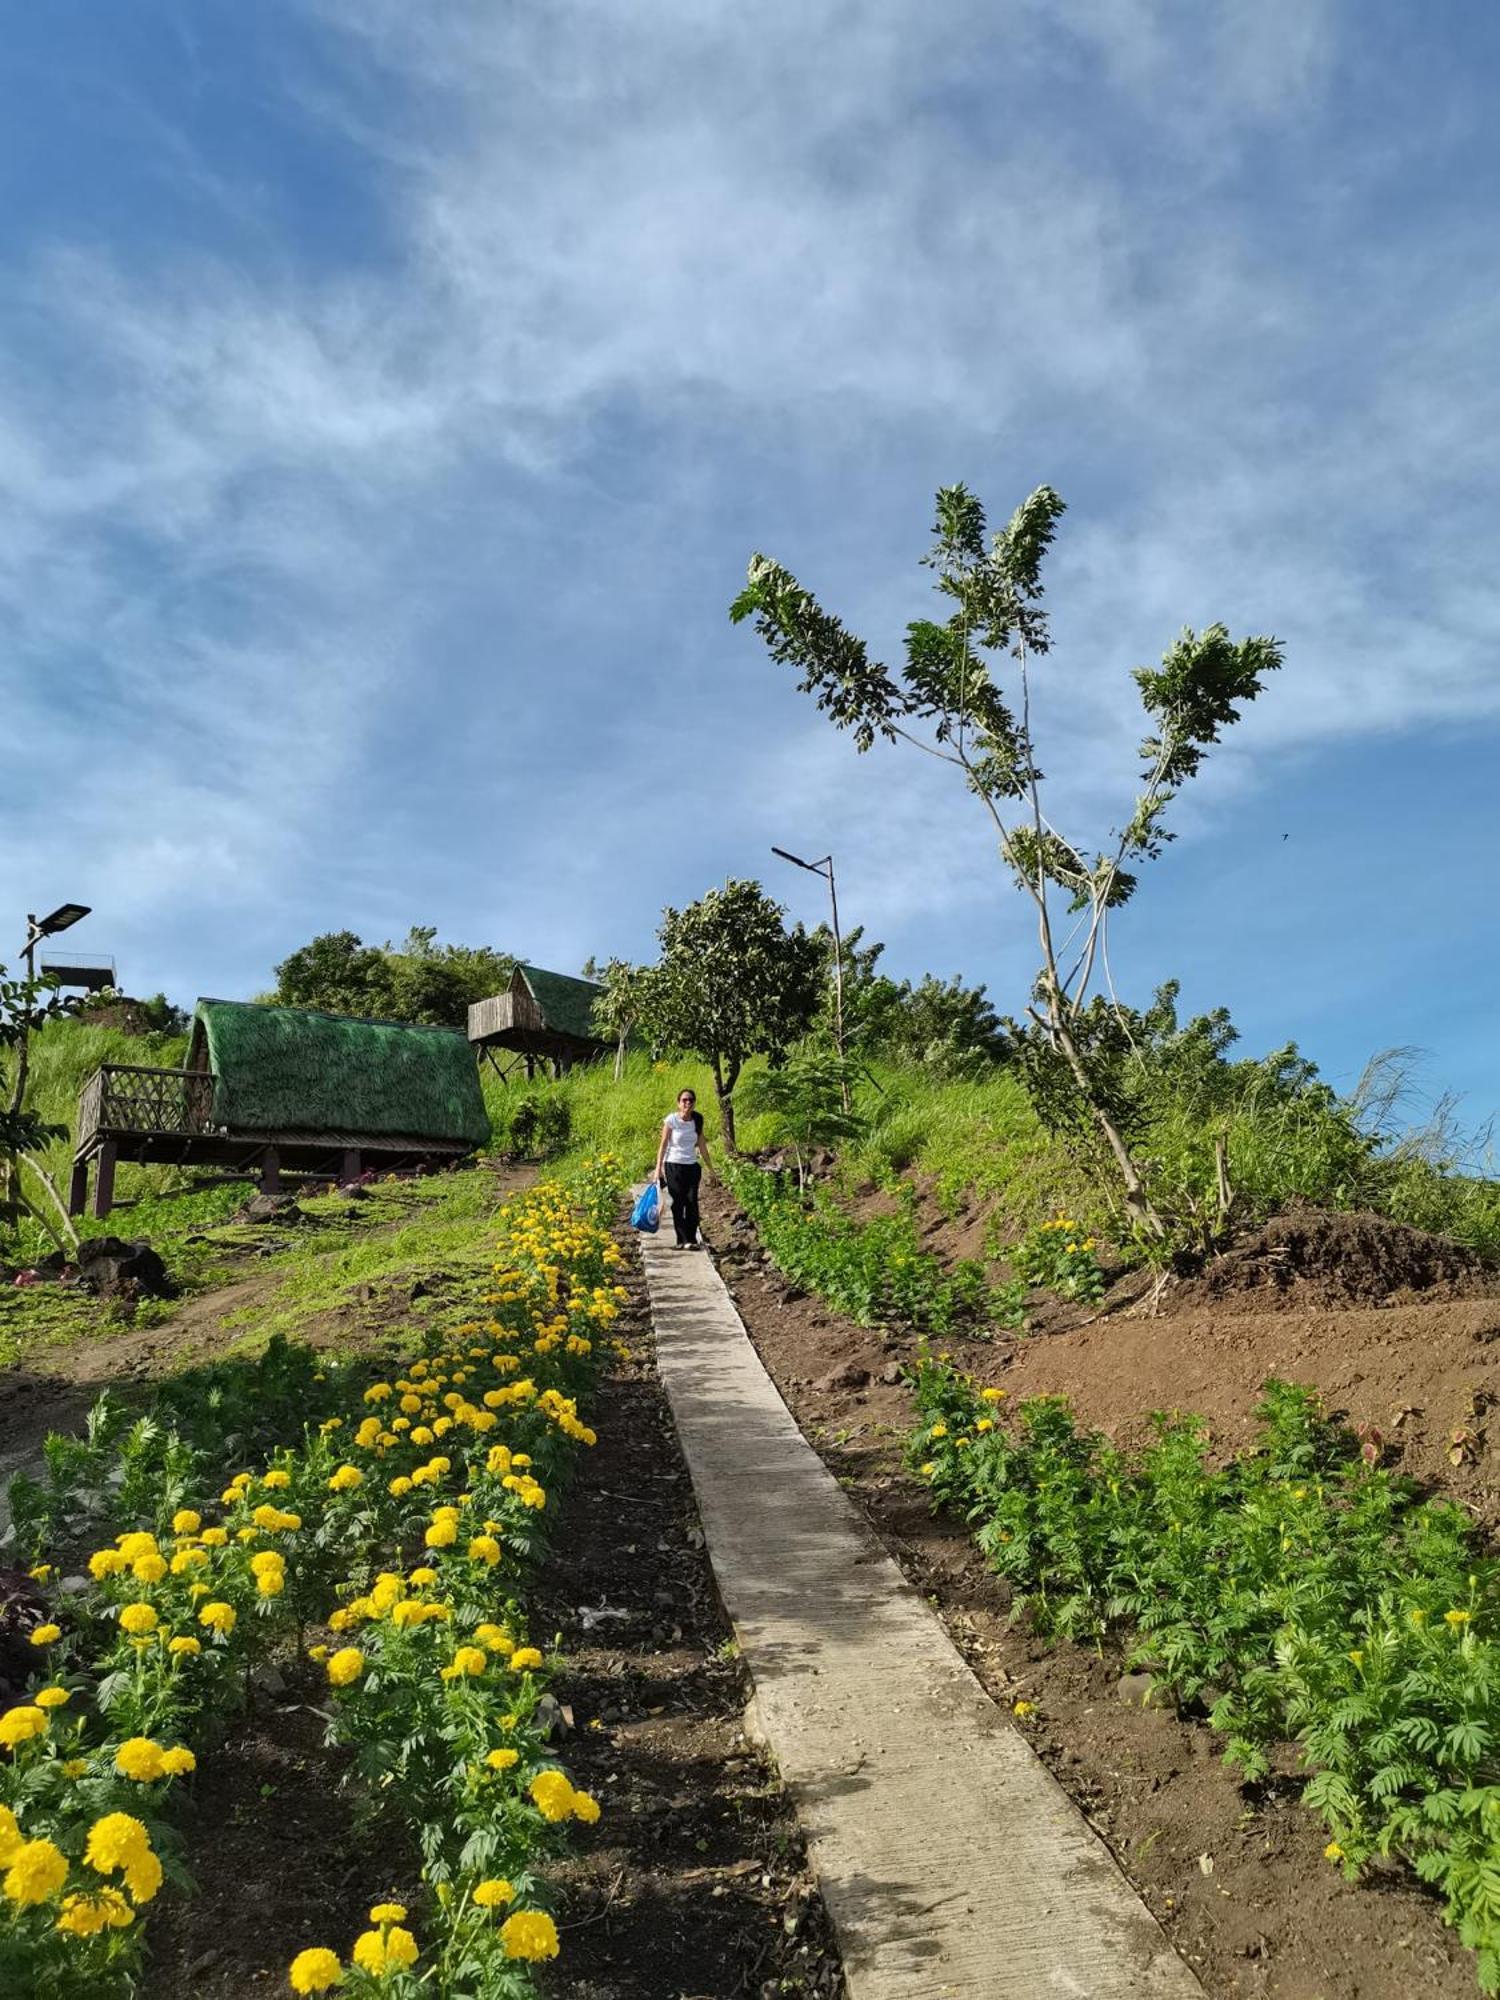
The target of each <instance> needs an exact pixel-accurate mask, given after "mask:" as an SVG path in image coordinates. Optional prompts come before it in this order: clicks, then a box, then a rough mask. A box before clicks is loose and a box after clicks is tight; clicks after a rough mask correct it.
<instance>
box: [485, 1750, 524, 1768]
mask: <svg viewBox="0 0 1500 2000" xmlns="http://www.w3.org/2000/svg"><path fill="white" fill-rule="evenodd" d="M484 1761H485V1763H486V1764H488V1765H489V1767H490V1769H491V1770H492V1771H509V1770H510V1769H511V1768H512V1766H513V1765H516V1764H519V1763H520V1761H521V1753H520V1751H519V1750H508V1749H503V1748H502V1749H499V1750H492V1751H491V1752H490V1753H489V1755H488V1756H487V1757H486V1758H485V1760H484Z"/></svg>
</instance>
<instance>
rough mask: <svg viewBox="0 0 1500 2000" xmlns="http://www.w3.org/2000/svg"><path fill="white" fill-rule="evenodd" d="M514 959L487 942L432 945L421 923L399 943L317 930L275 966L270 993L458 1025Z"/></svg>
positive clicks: (504, 978) (344, 1009) (334, 1008)
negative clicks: (368, 940)
mask: <svg viewBox="0 0 1500 2000" xmlns="http://www.w3.org/2000/svg"><path fill="white" fill-rule="evenodd" d="M515 965H516V961H515V959H514V958H512V957H511V956H510V955H509V954H508V953H507V952H499V951H492V950H491V949H490V948H489V947H488V946H487V945H457V944H444V945H440V944H438V942H437V932H436V930H435V929H434V928H433V927H432V926H431V925H428V924H414V925H413V926H412V928H411V930H410V931H409V932H408V933H407V936H406V941H405V943H404V944H403V945H401V946H400V947H399V948H398V947H396V946H393V945H391V944H385V945H380V946H376V945H367V944H365V943H363V942H362V940H361V939H360V938H358V937H357V936H356V935H355V934H354V932H353V931H325V932H323V933H322V934H321V935H320V936H318V937H315V938H314V939H313V940H312V942H311V943H310V944H305V945H303V946H302V947H301V949H300V950H298V951H294V952H292V953H291V954H290V956H289V957H287V958H285V959H283V961H282V962H281V964H280V965H278V966H277V968H276V990H275V992H274V994H273V995H272V998H273V999H275V1000H279V1001H281V1002H282V1003H283V1004H284V1005H286V1006H289V1007H321V1008H323V1009H324V1010H325V1011H326V1012H328V1013H330V1014H368V1015H374V1016H376V1017H377V1018H379V1019H382V1020H388V1021H417V1022H424V1023H427V1024H429V1025H431V1026H436V1027H449V1028H461V1027H464V1026H465V1025H466V1023H467V1020H468V1010H469V1007H470V1006H471V1004H472V1003H473V1002H474V1001H476V1000H484V999H487V998H488V997H489V996H490V995H491V994H492V993H498V992H500V991H502V990H503V988H505V987H506V986H508V985H509V983H510V976H511V974H512V972H513V971H514V970H515Z"/></svg>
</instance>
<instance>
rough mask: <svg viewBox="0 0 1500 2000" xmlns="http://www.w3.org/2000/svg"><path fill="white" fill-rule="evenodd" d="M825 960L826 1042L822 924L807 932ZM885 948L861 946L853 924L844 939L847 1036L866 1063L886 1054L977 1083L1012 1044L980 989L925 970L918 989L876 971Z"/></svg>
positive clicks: (828, 1030) (828, 945)
mask: <svg viewBox="0 0 1500 2000" xmlns="http://www.w3.org/2000/svg"><path fill="white" fill-rule="evenodd" d="M812 935H813V937H814V938H816V939H817V941H818V943H819V945H820V946H821V947H822V949H823V951H824V953H825V955H826V957H827V961H828V980H827V986H826V990H825V994H824V1001H823V1009H822V1014H821V1029H822V1032H823V1035H824V1036H825V1038H827V1039H831V1038H832V1034H833V1018H834V1016H833V932H832V931H831V929H830V928H829V927H828V925H827V924H819V925H818V927H817V929H816V930H815V931H814V932H813V933H812ZM884 951H885V946H884V945H883V944H880V943H879V942H875V943H871V944H866V943H865V941H864V930H863V928H862V927H856V928H855V929H854V930H852V931H851V932H850V933H849V935H848V936H847V937H846V938H845V939H844V940H843V964H844V1039H845V1042H846V1045H847V1046H848V1047H849V1048H850V1049H854V1050H858V1051H859V1053H860V1054H861V1055H862V1056H864V1057H865V1058H866V1059H870V1058H872V1057H877V1056H880V1057H884V1058H885V1059H886V1060H887V1061H890V1062H897V1063H914V1064H920V1065H922V1066H923V1067H924V1068H926V1069H928V1070H932V1071H935V1072H937V1073H939V1074H941V1075H943V1076H947V1077H968V1078H972V1079H973V1080H975V1081H978V1080H981V1079H982V1078H984V1077H986V1076H988V1075H990V1074H991V1073H992V1072H993V1070H994V1069H995V1067H996V1066H997V1065H998V1064H1000V1063H1002V1062H1004V1061H1005V1060H1006V1057H1007V1056H1008V1054H1009V1052H1010V1041H1009V1037H1008V1036H1007V1034H1006V1032H1005V1029H1004V1027H1003V1026H1002V1025H1001V1022H1000V1017H999V1015H998V1014H997V1013H996V1012H995V1009H994V1007H993V1006H992V1005H991V1004H990V1001H989V998H988V996H987V994H986V992H985V989H984V987H983V986H966V985H965V984H964V983H963V981H962V980H961V979H960V978H959V977H958V975H957V974H955V975H954V976H953V978H951V979H947V980H943V979H938V978H936V977H935V976H934V975H933V974H932V973H926V974H924V975H923V977H922V978H921V979H920V980H918V981H917V982H916V983H915V984H913V983H912V981H911V980H909V979H903V980H899V981H898V980H895V979H891V978H889V977H888V976H887V975H886V974H885V973H883V972H881V971H880V970H879V969H878V967H879V960H880V958H881V957H882V955H883V953H884Z"/></svg>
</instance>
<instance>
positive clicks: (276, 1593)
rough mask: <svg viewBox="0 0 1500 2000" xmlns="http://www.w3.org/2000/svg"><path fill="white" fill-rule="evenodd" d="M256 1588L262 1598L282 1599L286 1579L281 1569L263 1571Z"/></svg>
mask: <svg viewBox="0 0 1500 2000" xmlns="http://www.w3.org/2000/svg"><path fill="white" fill-rule="evenodd" d="M255 1588H256V1589H257V1590H258V1591H259V1592H260V1594H261V1596H262V1597H280V1595H281V1593H282V1591H284V1590H285V1589H286V1578H285V1576H283V1574H282V1573H281V1571H280V1570H279V1569H263V1570H262V1571H261V1573H260V1575H259V1576H258V1577H256V1579H255Z"/></svg>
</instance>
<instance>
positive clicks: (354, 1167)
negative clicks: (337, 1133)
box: [343, 1146, 360, 1181]
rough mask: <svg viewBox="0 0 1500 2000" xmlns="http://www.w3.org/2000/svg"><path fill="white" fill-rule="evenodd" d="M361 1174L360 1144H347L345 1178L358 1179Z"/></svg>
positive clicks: (349, 1179) (348, 1179) (347, 1179)
mask: <svg viewBox="0 0 1500 2000" xmlns="http://www.w3.org/2000/svg"><path fill="white" fill-rule="evenodd" d="M359 1175H360V1165H359V1148H358V1146H346V1147H345V1148H344V1173H343V1178H344V1179H345V1180H346V1181H357V1180H358V1179H359Z"/></svg>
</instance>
